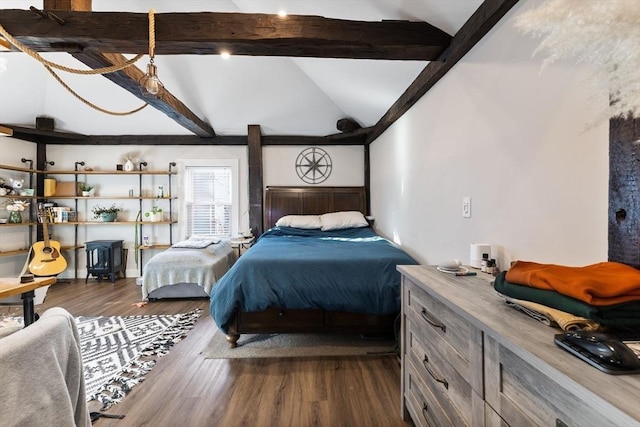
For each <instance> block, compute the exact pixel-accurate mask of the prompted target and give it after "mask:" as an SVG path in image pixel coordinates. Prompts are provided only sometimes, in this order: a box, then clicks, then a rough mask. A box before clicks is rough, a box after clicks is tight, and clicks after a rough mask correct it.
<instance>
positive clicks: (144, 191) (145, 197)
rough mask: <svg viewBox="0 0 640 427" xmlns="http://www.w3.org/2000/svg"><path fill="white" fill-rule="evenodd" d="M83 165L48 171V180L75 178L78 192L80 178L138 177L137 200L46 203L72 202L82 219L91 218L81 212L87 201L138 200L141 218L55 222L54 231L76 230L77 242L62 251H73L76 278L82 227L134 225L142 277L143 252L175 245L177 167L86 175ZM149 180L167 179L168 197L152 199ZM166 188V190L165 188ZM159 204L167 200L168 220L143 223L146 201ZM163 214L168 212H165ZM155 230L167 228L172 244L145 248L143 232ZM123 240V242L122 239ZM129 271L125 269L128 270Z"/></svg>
mask: <svg viewBox="0 0 640 427" xmlns="http://www.w3.org/2000/svg"><path fill="white" fill-rule="evenodd" d="M83 165H84V162H76V163H75V170H49V171H47V172H46V174H47V175H48V176H49V175H51V176H65V175H69V176H73V177H74V183H75V186H76V188H77V185H78V182H79V181H78V178H79V177H81V176H97V175H102V176H105V175H109V176H116V175H117V176H137V177H138V195H137V196H132V195H107V196H104V195H98V196H77V195H75V196H55V195H54V196H50V197H46V200H47V201H59V200H73V201H74V208H75V211H76V215H78V216H79V215H80V213H83V214H84V215H85V216H87V217H88V216H89V215H90V212H88V211H87V210H85V211H81V210H80V206H79V203H78V202H79V201H83V200H84V201H88V200H137V201H138V202H139V203H138V208H139V212H138V218H140V219H136V220H134V221H131V220H127V221H116V222H102V221H87V220H84V221H77V220H76V221H70V222H55V223H52V224H50V225H51V226H54V227H58V226H62V227H74V228H75V233H74V235H75V237H74V242H73V245H68V246H64V247H63V249H65V248H66V249H69V250H73V251H74V259H75V262H74V265H75V270H76V271H75V277H76V278H77V277H78V265H79V263H78V254H79V251H78V250H79V249H83V248H84V245H82V244H80V243H79V242H78V227H80V226H85V227H94V226H99V227H118V226H122V225H129V226H131V225H133V226H136V227H138V233H137V234H138V236H137V241H135V242H134V245H135V248H136V250H137V251H138V255H139V265H140V274H141V275H142V265H143V262H142V253H143V251H146V250H151V249H167V248H169V247H171V245H172V243H173V224H176V223H177V221H176V220H175V218H174V214H173V200H175V199H177V197H175V196H173V195H172V193H173V191H172V190H173V187H172V186H173V183H172V177H173V176H174V175H176V174H177V172H176V171H175V170H174V169H173V168H174V167H175V166H176V163H175V162H170V163H169V168H168V170H164V171H162V170H143V168H144V167H146V165H147V163H146V162H141V163H140V164H139V167H140V170H136V171H105V170H96V171H93V170H91V171H86V170H79V169H78V166H83ZM150 176H167V186H166V187H165V188H166V189H167V190H166V191H167V193H166V196H165V197H162V198H158V197H157V196H152V195H149V194H150V191H149V189H150V187H149V186H148V185H145V183H144V178H145V177H150ZM163 187H164V186H163ZM152 200H153V201H157V200H165V201H167V203H168V213H167V215H168V219H165V220H163V221H144V220H142V218H144V217H143V215H144V210H143V209H144V201H152ZM163 211H164V212H167V211H165V210H164V209H163ZM152 226H168V227H169V241H168V242H167V243H166V244H156V245H149V246H143V245H142V236H143V235H144V233H143V231H144V227H152ZM123 240H124V239H123ZM125 267H126V266H125Z"/></svg>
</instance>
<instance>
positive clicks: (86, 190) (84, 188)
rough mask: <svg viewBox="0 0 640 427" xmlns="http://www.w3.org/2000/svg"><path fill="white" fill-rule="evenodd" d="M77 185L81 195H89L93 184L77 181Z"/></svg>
mask: <svg viewBox="0 0 640 427" xmlns="http://www.w3.org/2000/svg"><path fill="white" fill-rule="evenodd" d="M78 187H79V188H80V191H82V196H83V197H89V196H90V195H91V190H93V185H89V184H87V183H86V182H79V183H78Z"/></svg>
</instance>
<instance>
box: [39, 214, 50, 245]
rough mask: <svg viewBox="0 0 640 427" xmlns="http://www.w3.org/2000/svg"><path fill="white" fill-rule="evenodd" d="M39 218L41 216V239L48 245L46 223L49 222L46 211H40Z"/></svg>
mask: <svg viewBox="0 0 640 427" xmlns="http://www.w3.org/2000/svg"><path fill="white" fill-rule="evenodd" d="M40 218H42V240H43V241H44V245H45V247H47V248H48V247H49V228H48V226H47V224H48V223H49V215H48V214H47V213H46V212H43V211H41V212H40Z"/></svg>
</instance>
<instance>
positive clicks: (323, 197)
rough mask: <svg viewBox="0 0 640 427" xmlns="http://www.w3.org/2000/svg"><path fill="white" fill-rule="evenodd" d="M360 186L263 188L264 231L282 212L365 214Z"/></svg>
mask: <svg viewBox="0 0 640 427" xmlns="http://www.w3.org/2000/svg"><path fill="white" fill-rule="evenodd" d="M366 210H367V199H366V192H365V188H364V187H267V191H266V194H265V203H264V227H265V230H267V229H269V228H271V227H273V226H274V225H275V224H276V221H278V219H280V218H281V217H283V216H285V215H322V214H324V213H327V212H338V211H360V212H362V213H363V214H364V215H366V214H367V212H366Z"/></svg>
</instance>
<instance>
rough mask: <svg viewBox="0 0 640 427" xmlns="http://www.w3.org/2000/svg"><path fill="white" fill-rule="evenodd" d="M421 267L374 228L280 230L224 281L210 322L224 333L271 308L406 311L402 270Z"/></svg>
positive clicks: (263, 238)
mask: <svg viewBox="0 0 640 427" xmlns="http://www.w3.org/2000/svg"><path fill="white" fill-rule="evenodd" d="M406 264H417V262H416V261H415V260H414V259H413V258H411V257H410V256H409V255H407V254H406V253H405V252H404V251H402V250H401V249H400V248H399V247H398V246H397V245H395V244H394V243H392V242H390V241H389V240H387V239H385V238H383V237H380V236H378V235H377V234H375V233H374V232H373V231H372V230H371V229H370V228H366V227H365V228H350V229H345V230H335V231H320V230H301V229H296V228H288V227H274V228H272V229H270V230H268V231H267V232H265V233H264V234H263V235H262V236H260V238H259V239H258V240H257V242H256V243H255V244H254V245H253V247H252V248H251V249H250V250H248V251H247V252H246V253H245V254H244V255H242V256H241V257H240V259H239V260H238V261H237V262H236V263H235V264H234V265H233V267H231V269H229V271H228V272H227V273H226V274H225V275H224V276H223V277H222V278H221V279H220V280H219V281H218V283H217V284H216V285H215V287H214V288H213V290H212V293H211V305H210V311H211V316H212V317H213V319H214V321H215V322H216V324H217V325H218V327H219V328H220V329H221V330H222V331H223V332H225V333H227V332H228V326H229V324H230V322H231V321H232V319H233V316H234V314H235V312H236V311H237V310H241V311H261V310H265V309H267V308H269V307H278V308H289V309H304V308H323V309H326V310H338V311H349V312H357V313H369V314H391V313H397V312H399V311H400V274H399V273H398V271H397V270H396V266H397V265H406Z"/></svg>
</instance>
